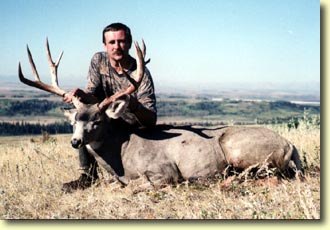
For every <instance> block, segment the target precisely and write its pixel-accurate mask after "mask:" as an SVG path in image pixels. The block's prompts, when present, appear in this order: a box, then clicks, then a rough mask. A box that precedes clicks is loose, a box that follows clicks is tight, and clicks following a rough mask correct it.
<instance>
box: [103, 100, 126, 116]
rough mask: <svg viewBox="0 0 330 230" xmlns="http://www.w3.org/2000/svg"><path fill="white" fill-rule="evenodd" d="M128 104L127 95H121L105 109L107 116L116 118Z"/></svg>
mask: <svg viewBox="0 0 330 230" xmlns="http://www.w3.org/2000/svg"><path fill="white" fill-rule="evenodd" d="M128 104H129V97H121V98H120V99H117V100H116V101H114V102H113V103H111V104H110V105H109V107H108V108H107V110H106V111H105V113H106V115H107V116H108V117H109V118H113V119H118V118H119V117H120V116H121V115H122V114H123V113H124V111H125V110H126V108H127V107H128Z"/></svg>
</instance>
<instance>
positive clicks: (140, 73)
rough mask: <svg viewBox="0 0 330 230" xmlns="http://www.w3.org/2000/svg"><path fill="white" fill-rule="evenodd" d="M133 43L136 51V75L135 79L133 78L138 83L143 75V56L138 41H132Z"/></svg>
mask: <svg viewBox="0 0 330 230" xmlns="http://www.w3.org/2000/svg"><path fill="white" fill-rule="evenodd" d="M134 45H135V51H136V65H137V68H136V71H137V74H136V77H137V79H135V80H136V81H137V82H138V83H140V81H141V79H142V77H143V75H144V64H145V63H144V56H143V51H142V50H141V48H140V46H139V43H138V42H134Z"/></svg>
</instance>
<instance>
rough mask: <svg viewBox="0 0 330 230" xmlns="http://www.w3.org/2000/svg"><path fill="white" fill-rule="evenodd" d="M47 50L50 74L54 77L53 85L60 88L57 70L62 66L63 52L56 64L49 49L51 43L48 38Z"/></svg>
mask: <svg viewBox="0 0 330 230" xmlns="http://www.w3.org/2000/svg"><path fill="white" fill-rule="evenodd" d="M46 50H47V58H48V63H49V67H50V74H51V76H52V85H53V86H54V87H58V88H59V86H58V77H57V68H58V66H59V64H60V61H61V59H62V56H63V51H62V52H61V53H60V56H59V57H58V59H57V61H56V63H54V61H53V59H52V55H51V52H50V49H49V42H48V38H46Z"/></svg>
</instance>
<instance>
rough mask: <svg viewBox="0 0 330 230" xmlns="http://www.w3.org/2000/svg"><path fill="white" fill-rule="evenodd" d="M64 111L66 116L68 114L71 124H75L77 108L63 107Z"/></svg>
mask: <svg viewBox="0 0 330 230" xmlns="http://www.w3.org/2000/svg"><path fill="white" fill-rule="evenodd" d="M62 111H63V113H64V116H66V117H67V118H68V120H69V121H70V123H71V125H74V123H75V117H76V114H77V109H62Z"/></svg>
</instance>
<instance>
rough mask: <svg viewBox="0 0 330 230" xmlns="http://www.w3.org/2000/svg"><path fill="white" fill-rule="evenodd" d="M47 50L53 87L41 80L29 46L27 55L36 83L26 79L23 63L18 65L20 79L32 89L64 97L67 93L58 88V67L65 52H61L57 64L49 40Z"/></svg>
mask: <svg viewBox="0 0 330 230" xmlns="http://www.w3.org/2000/svg"><path fill="white" fill-rule="evenodd" d="M46 50H47V57H48V63H49V67H50V74H51V76H52V85H48V84H45V83H43V82H42V81H41V80H40V77H39V74H38V71H37V68H36V66H35V64H34V61H33V58H32V54H31V52H30V49H29V47H28V46H27V53H28V56H29V61H30V64H31V67H32V72H33V75H34V76H35V81H31V80H29V79H27V78H25V77H24V75H23V73H22V68H21V63H18V76H19V79H20V81H21V82H22V83H24V84H26V85H29V86H32V87H35V88H38V89H41V90H44V91H47V92H50V93H53V94H56V95H58V96H61V97H63V96H64V95H65V94H66V92H65V91H64V90H63V89H61V88H60V87H59V86H58V79H57V68H58V65H59V64H60V61H61V58H62V55H63V51H62V52H61V54H60V56H59V57H58V59H57V61H56V63H54V62H53V60H52V57H51V53H50V50H49V43H48V39H46Z"/></svg>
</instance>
